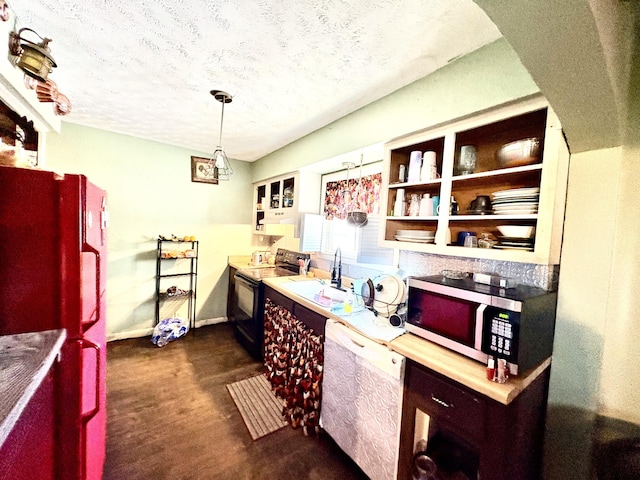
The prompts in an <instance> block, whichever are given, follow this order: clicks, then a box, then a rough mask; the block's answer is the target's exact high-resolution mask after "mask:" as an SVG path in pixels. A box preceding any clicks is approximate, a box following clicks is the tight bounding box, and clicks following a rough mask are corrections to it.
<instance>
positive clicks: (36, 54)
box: [17, 44, 56, 82]
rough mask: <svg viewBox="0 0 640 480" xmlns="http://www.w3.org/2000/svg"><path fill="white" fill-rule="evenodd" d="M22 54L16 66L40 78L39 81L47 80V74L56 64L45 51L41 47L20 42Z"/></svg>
mask: <svg viewBox="0 0 640 480" xmlns="http://www.w3.org/2000/svg"><path fill="white" fill-rule="evenodd" d="M22 49H23V51H22V55H20V59H19V60H18V64H17V65H18V67H20V68H21V69H22V71H24V73H26V74H27V75H29V76H31V77H33V78H35V79H37V80H40V81H41V82H46V81H47V76H48V75H49V73H50V72H51V70H52V69H53V67H55V66H56V63H55V62H54V61H53V58H51V57H50V56H49V55H47V53H45V52H44V51H43V49H42V48H37V47H32V46H30V45H28V44H22Z"/></svg>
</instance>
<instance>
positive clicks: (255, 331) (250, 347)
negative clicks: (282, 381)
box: [231, 274, 264, 359]
mask: <svg viewBox="0 0 640 480" xmlns="http://www.w3.org/2000/svg"><path fill="white" fill-rule="evenodd" d="M234 279H235V291H234V295H233V304H232V306H231V311H232V314H233V319H232V321H233V325H234V330H235V333H236V338H237V339H238V341H239V342H240V343H241V344H242V345H243V346H244V347H245V348H246V349H247V351H248V352H249V353H251V355H252V356H254V357H255V358H260V359H261V358H262V341H263V335H264V333H263V330H264V326H263V322H264V320H263V318H262V316H263V311H264V305H263V304H262V303H263V298H262V297H263V293H262V292H263V288H262V282H260V281H254V280H249V279H247V278H245V277H243V276H241V275H238V274H236V275H235V276H234Z"/></svg>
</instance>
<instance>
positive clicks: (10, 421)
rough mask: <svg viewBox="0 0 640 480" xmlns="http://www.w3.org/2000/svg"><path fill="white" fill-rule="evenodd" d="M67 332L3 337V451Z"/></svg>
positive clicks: (0, 341) (0, 408) (0, 435)
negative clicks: (5, 442)
mask: <svg viewBox="0 0 640 480" xmlns="http://www.w3.org/2000/svg"><path fill="white" fill-rule="evenodd" d="M66 336H67V334H66V331H65V330H47V331H44V332H34V333H21V334H18V335H3V336H0V447H1V446H2V445H3V444H4V441H5V440H6V439H7V437H8V436H9V434H10V433H11V430H13V427H14V426H15V424H16V422H17V421H18V419H19V418H20V415H22V412H23V411H24V409H25V407H26V406H27V405H28V404H29V401H30V400H31V397H32V396H33V394H34V393H35V392H36V391H37V390H38V387H39V386H40V384H41V383H42V380H43V379H44V378H45V376H46V375H47V372H48V371H49V369H50V368H51V366H52V365H53V362H54V360H55V359H56V357H57V355H58V354H59V353H60V349H61V348H62V344H63V343H64V340H65V338H66Z"/></svg>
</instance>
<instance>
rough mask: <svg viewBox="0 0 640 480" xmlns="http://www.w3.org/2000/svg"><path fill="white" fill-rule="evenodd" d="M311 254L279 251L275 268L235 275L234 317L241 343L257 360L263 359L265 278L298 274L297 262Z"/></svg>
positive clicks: (247, 270) (235, 329) (233, 320)
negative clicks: (263, 281)
mask: <svg viewBox="0 0 640 480" xmlns="http://www.w3.org/2000/svg"><path fill="white" fill-rule="evenodd" d="M309 257H310V255H309V254H308V253H299V252H294V251H292V250H285V249H282V248H279V249H278V251H277V253H276V261H275V265H274V266H273V267H258V268H240V269H238V270H237V271H236V274H235V276H234V281H235V287H234V292H233V297H232V305H231V317H230V318H229V321H230V322H231V323H232V324H233V327H234V332H235V336H236V339H237V340H238V342H239V343H240V344H241V345H242V346H243V347H244V348H245V349H246V350H247V351H248V352H249V353H250V354H251V355H252V356H253V357H254V358H256V359H259V360H262V359H263V356H264V352H263V340H264V284H263V283H262V279H263V278H273V277H291V276H294V275H298V271H299V268H300V267H299V265H298V260H300V259H301V260H308V259H309Z"/></svg>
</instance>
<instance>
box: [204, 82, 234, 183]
mask: <svg viewBox="0 0 640 480" xmlns="http://www.w3.org/2000/svg"><path fill="white" fill-rule="evenodd" d="M210 93H211V95H213V98H215V99H216V100H218V101H219V102H220V103H222V115H221V116H220V137H219V138H218V146H217V147H216V149H215V150H214V152H213V155H212V156H211V159H210V160H209V164H210V165H211V166H213V167H214V168H215V170H216V171H217V172H218V179H219V180H229V178H230V177H231V175H233V168H231V163H229V159H228V158H227V154H226V153H224V148H222V122H223V121H224V104H225V103H231V101H232V100H233V97H232V96H231V95H229V94H228V93H227V92H223V91H222V90H211V92H210Z"/></svg>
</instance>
